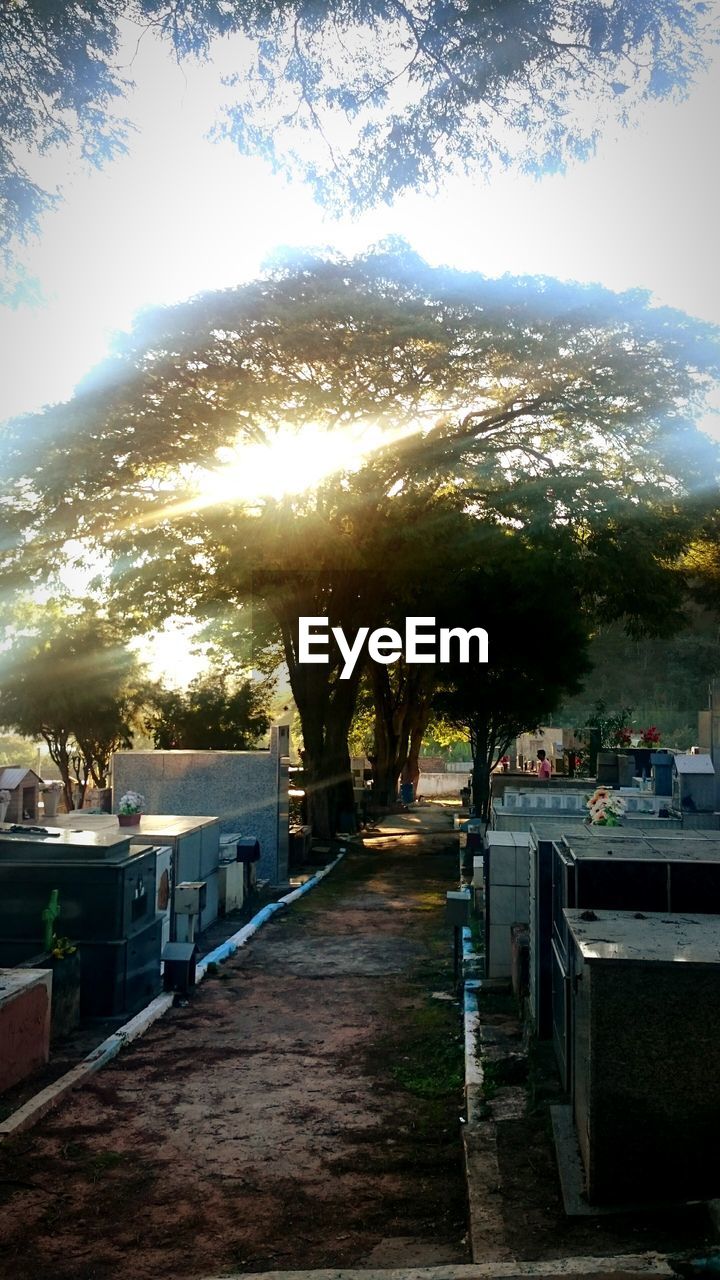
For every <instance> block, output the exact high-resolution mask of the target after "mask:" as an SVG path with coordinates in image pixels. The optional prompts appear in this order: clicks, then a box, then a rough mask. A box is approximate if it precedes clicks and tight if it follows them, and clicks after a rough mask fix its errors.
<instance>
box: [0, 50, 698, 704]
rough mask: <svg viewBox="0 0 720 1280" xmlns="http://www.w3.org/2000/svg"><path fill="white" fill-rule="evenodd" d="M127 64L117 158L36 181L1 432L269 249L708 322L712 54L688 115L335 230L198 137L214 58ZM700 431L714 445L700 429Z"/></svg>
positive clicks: (156, 650) (170, 653)
mask: <svg viewBox="0 0 720 1280" xmlns="http://www.w3.org/2000/svg"><path fill="white" fill-rule="evenodd" d="M133 53H134V57H133V60H132V67H131V68H130V74H131V75H132V77H133V79H134V81H135V84H136V89H135V91H134V93H133V94H132V96H131V97H130V99H129V101H128V103H127V104H126V108H125V109H126V111H127V114H128V115H130V117H131V118H132V119H133V120H134V122H135V124H136V128H137V132H136V133H135V135H134V136H133V138H132V139H131V143H130V152H129V154H128V155H127V156H125V157H122V158H120V159H118V160H116V161H114V162H113V163H111V164H109V165H108V166H107V167H106V168H105V169H104V170H102V171H99V172H98V171H96V170H91V171H90V172H83V171H82V170H81V169H80V168H77V169H76V170H74V171H73V170H71V168H70V167H69V164H68V159H67V156H66V155H65V154H63V153H60V154H57V155H54V156H52V157H50V158H49V159H47V160H46V161H44V162H43V165H44V166H45V167H44V168H43V170H42V171H41V172H40V173H39V175H38V176H40V178H41V180H42V179H43V178H44V179H45V181H47V182H48V183H54V182H59V183H60V184H61V186H62V188H63V193H64V201H63V203H62V204H61V205H60V207H59V208H58V209H57V210H56V211H54V212H52V213H51V214H49V215H48V216H47V217H46V218H45V220H44V224H43V228H42V235H41V237H40V238H39V240H38V241H37V242H35V243H34V244H32V245H31V246H29V248H28V251H27V253H26V254H25V265H26V267H27V269H28V271H29V272H30V273H31V275H33V276H34V277H36V279H37V281H38V283H39V286H40V292H41V298H40V301H39V302H38V303H37V304H36V305H24V306H21V307H19V308H17V309H15V310H12V309H10V308H8V307H2V306H0V351H2V377H1V378H0V420H2V419H4V418H6V417H10V416H12V415H14V414H17V413H22V412H27V411H33V410H36V409H38V408H40V407H41V406H43V405H44V404H49V403H54V402H57V401H59V400H64V399H67V398H68V397H69V396H70V395H71V394H72V391H73V388H74V387H75V385H76V384H77V383H78V382H79V381H80V379H81V378H82V377H83V376H84V375H85V374H86V373H87V371H88V370H89V369H90V368H92V366H93V365H95V364H96V363H97V362H98V361H99V360H101V359H102V357H103V356H104V355H105V354H106V352H107V350H108V347H109V344H110V342H111V339H112V336H113V334H114V333H116V332H118V331H121V330H123V329H126V328H129V327H130V325H131V324H132V320H133V316H134V315H135V314H136V313H137V312H138V311H139V310H140V309H142V308H145V307H149V306H153V305H157V304H167V303H172V302H177V301H180V300H182V299H184V298H187V297H189V296H192V295H194V294H196V293H199V292H201V291H203V290H208V289H218V288H223V287H229V286H233V285H236V284H238V283H241V282H242V281H244V280H248V279H251V278H253V277H254V276H255V275H257V274H258V272H259V271H260V269H261V266H262V263H263V261H264V260H265V259H266V258H267V257H268V256H269V255H271V254H272V253H273V251H274V250H275V249H276V248H278V247H279V246H285V247H287V246H296V247H298V248H302V247H307V246H314V247H320V246H333V247H337V248H338V249H340V250H342V251H344V252H346V253H353V252H357V251H361V250H362V249H364V248H366V247H367V246H368V245H370V244H373V243H376V242H377V241H378V240H380V239H382V238H383V237H384V236H387V235H390V234H399V235H402V236H403V237H404V238H405V239H406V240H408V241H409V242H410V243H411V244H412V245H413V247H414V248H415V249H416V250H417V251H419V252H420V253H421V254H422V255H423V256H424V257H425V258H426V259H427V260H428V261H429V262H430V263H431V264H433V265H437V264H440V263H445V264H448V265H452V266H456V267H459V268H466V269H472V270H477V271H482V272H484V273H486V274H488V275H501V274H503V273H504V272H511V273H522V274H524V273H530V274H535V273H537V274H547V275H554V276H557V277H559V278H560V279H574V280H579V281H585V282H593V281H596V282H600V283H602V284H604V285H606V286H608V287H610V288H612V289H617V290H622V289H627V288H633V287H636V286H640V287H642V288H645V289H648V290H649V291H651V293H652V294H653V296H654V298H655V299H656V300H657V301H658V302H660V303H665V304H669V305H671V306H674V307H678V308H680V309H682V310H685V311H687V312H689V313H690V314H692V315H695V316H698V317H701V318H703V319H706V320H711V321H715V322H718V323H720V255H719V254H718V251H717V221H718V203H719V199H718V197H719V195H720V193H719V192H718V178H717V169H716V165H715V164H714V150H715V147H714V142H713V137H712V134H711V128H712V122H713V121H716V120H717V119H718V118H720V110H718V108H719V106H720V103H719V102H718V98H719V97H720V74H719V72H720V57H717V58H716V59H715V61H714V63H713V65H712V67H711V68H710V70H709V71H708V73H707V74H706V75H705V76H704V77H703V78H702V80H701V81H699V82H698V83H697V85H696V87H695V88H694V90H693V92H692V93H691V95H690V97H689V98H688V100H687V101H685V102H683V103H672V102H666V103H661V104H654V105H652V106H651V107H648V109H647V110H646V111H645V112H644V114H643V115H642V117H641V118H640V120H639V122H638V124H637V126H636V127H635V128H633V129H632V130H625V131H620V132H619V134H617V136H609V137H607V138H606V140H605V141H604V142H603V143H602V144H601V146H600V147H599V149H598V152H597V154H596V156H595V157H594V158H592V159H590V160H589V161H587V162H585V163H584V164H580V163H578V164H576V165H574V166H573V167H572V168H570V169H569V171H568V172H567V173H566V174H564V175H555V176H548V177H545V178H543V179H542V180H540V181H536V180H534V179H532V178H523V177H520V176H518V175H516V174H513V173H503V174H500V175H496V176H495V177H494V178H493V180H492V181H491V182H490V183H488V182H486V181H484V180H482V179H465V180H457V181H454V182H452V183H451V184H448V186H447V187H446V188H445V189H444V190H443V191H442V192H441V193H440V195H439V196H430V195H423V194H415V195H412V196H406V197H404V198H402V199H400V200H398V201H397V203H396V204H395V206H394V207H392V208H387V207H381V208H379V209H377V210H375V211H374V212H372V213H368V214H366V215H364V216H362V217H355V218H350V217H345V218H343V219H336V218H333V217H330V216H329V215H327V214H326V213H324V212H323V211H322V209H321V208H320V207H319V206H317V205H316V204H315V203H314V202H313V199H312V197H311V194H310V192H309V190H308V189H307V188H306V187H305V186H304V185H303V183H302V182H300V181H297V182H294V183H292V184H288V183H286V182H285V181H284V180H282V179H281V178H279V177H275V176H273V175H272V174H271V173H270V171H269V169H268V167H267V166H266V165H265V164H264V163H263V162H262V161H261V160H258V159H247V158H243V157H242V156H240V155H239V153H238V152H237V151H236V149H235V148H234V146H233V145H232V143H231V142H229V141H224V142H211V141H209V140H208V137H207V134H208V131H209V130H210V129H211V127H212V126H213V124H214V123H216V122H217V120H218V118H219V116H220V113H221V103H222V98H223V91H222V90H221V89H220V87H219V84H218V64H217V62H215V63H213V62H210V63H208V64H206V65H197V64H192V63H185V64H183V65H182V66H179V65H178V64H177V63H176V62H174V61H173V59H172V58H171V57H170V56H169V55H168V52H167V50H166V48H164V47H160V46H159V45H158V44H157V43H154V41H153V38H152V37H151V36H150V37H147V38H144V39H143V40H142V41H141V44H140V47H139V49H138V50H137V52H136V53H135V51H134V50H133ZM222 57H224V58H225V67H226V69H227V66H228V60H227V59H228V50H226V49H225V50H223V51H222ZM705 425H706V427H707V429H708V430H710V431H712V432H713V434H716V433H717V434H718V435H720V429H718V427H717V425H716V423H715V421H714V420H713V419H712V418H711V419H708V420H706V424H705ZM79 585H80V586H81V585H82V584H79ZM190 639H191V635H190V633H185V634H183V633H181V632H180V631H179V630H178V627H177V623H176V622H174V623H173V624H172V625H171V626H170V628H169V629H168V630H166V632H165V634H164V635H163V636H162V637H161V638H160V639H159V640H158V641H157V642H156V643H155V644H154V645H153V647H152V652H153V655H154V663H153V665H154V673H155V674H158V673H160V672H161V671H165V672H166V674H167V673H171V674H172V676H173V677H174V678H175V679H177V680H180V681H185V680H186V679H188V678H190V677H191V676H192V675H193V674H195V673H196V672H197V671H198V670H199V669H200V668H201V665H202V664H201V663H198V662H196V661H195V660H194V659H192V657H191V656H190V655H189V653H188V648H189V644H190ZM144 653H145V654H146V656H149V650H148V648H147V642H144Z"/></svg>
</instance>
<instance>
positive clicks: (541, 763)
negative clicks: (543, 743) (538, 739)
mask: <svg viewBox="0 0 720 1280" xmlns="http://www.w3.org/2000/svg"><path fill="white" fill-rule="evenodd" d="M551 774H552V765H551V764H550V761H549V760H548V758H547V753H546V752H545V751H543V750H542V748H541V749H540V751H538V753H537V776H538V778H544V779H545V780H546V781H549V780H550V776H551Z"/></svg>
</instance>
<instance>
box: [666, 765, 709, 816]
mask: <svg viewBox="0 0 720 1280" xmlns="http://www.w3.org/2000/svg"><path fill="white" fill-rule="evenodd" d="M672 787H673V804H674V805H675V806H676V807H677V808H678V809H680V810H682V812H683V813H690V814H692V813H712V812H713V811H714V809H715V769H714V767H713V762H712V759H711V758H710V756H709V755H705V754H698V755H695V756H690V755H688V756H675V759H674V761H673V772H672Z"/></svg>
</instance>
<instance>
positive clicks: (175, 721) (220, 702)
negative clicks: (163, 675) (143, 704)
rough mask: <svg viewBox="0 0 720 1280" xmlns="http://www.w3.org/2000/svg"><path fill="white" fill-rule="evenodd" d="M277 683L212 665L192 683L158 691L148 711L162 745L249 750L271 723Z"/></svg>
mask: <svg viewBox="0 0 720 1280" xmlns="http://www.w3.org/2000/svg"><path fill="white" fill-rule="evenodd" d="M271 695H272V686H271V685H270V684H269V683H268V682H267V681H264V682H262V683H258V682H257V681H252V680H247V679H246V680H237V679H233V678H232V677H229V676H228V675H226V674H225V673H224V672H223V671H217V670H216V671H209V672H208V673H207V674H206V675H202V676H198V677H197V678H196V679H195V680H193V681H191V683H190V684H189V685H188V687H187V688H186V689H166V688H164V687H163V686H160V687H158V688H156V689H155V690H153V691H152V693H151V694H150V697H149V700H148V706H147V710H146V711H145V714H144V717H143V718H144V721H145V725H146V727H147V729H148V731H149V732H150V734H151V736H152V739H153V743H154V745H155V747H156V748H158V749H159V750H162V751H245V750H247V749H248V748H249V747H253V746H255V745H256V743H257V741H258V738H261V737H262V736H263V734H264V733H266V732H267V729H268V726H269V724H270V714H269V702H270V698H271Z"/></svg>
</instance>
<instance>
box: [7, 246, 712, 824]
mask: <svg viewBox="0 0 720 1280" xmlns="http://www.w3.org/2000/svg"><path fill="white" fill-rule="evenodd" d="M719 365H720V349H719V345H718V335H717V332H716V331H715V330H714V329H713V327H712V326H709V325H705V324H702V323H700V322H697V321H693V320H690V319H689V318H688V317H687V316H685V315H681V314H679V313H676V312H673V311H671V310H669V309H667V308H656V307H651V306H650V305H649V300H648V297H647V296H646V295H644V294H640V293H637V292H634V293H631V294H624V295H616V294H613V293H611V292H610V291H609V290H605V289H600V288H597V287H589V286H580V285H561V284H558V283H557V282H555V281H550V280H545V279H524V278H519V279H514V278H509V277H505V278H503V279H502V280H499V281H493V280H488V279H486V278H485V277H483V276H480V275H478V274H475V273H465V272H458V271H447V270H444V269H432V268H429V267H428V266H427V265H426V264H425V263H423V262H422V260H420V259H419V258H418V257H417V256H416V255H414V254H412V253H411V252H410V251H409V250H408V249H407V247H406V246H403V245H401V244H397V243H395V244H392V245H390V246H386V247H384V248H381V249H379V250H378V251H376V252H374V253H371V254H367V255H362V256H360V257H358V258H356V259H353V260H351V261H348V260H345V259H342V258H333V259H331V260H329V261H324V260H319V259H317V258H313V257H311V256H308V257H307V258H306V259H305V260H304V261H302V262H300V263H299V264H296V265H295V266H293V267H284V268H281V269H278V270H277V271H276V272H274V273H272V274H270V275H269V276H268V277H267V278H266V279H264V280H262V281H260V282H256V283H254V284H252V285H247V286H243V287H242V288H239V289H234V290H226V291H223V292H221V293H216V294H209V295H206V296H203V297H200V298H197V299H194V300H193V301H191V302H189V303H186V304H183V305H181V306H176V307H170V308H163V309H160V310H158V311H155V312H151V313H146V314H145V315H144V316H143V317H142V318H141V319H140V321H139V322H138V325H137V326H136V329H135V330H134V331H133V333H132V334H130V335H127V336H125V337H123V338H122V339H121V340H120V343H119V345H118V348H117V351H116V353H115V355H114V356H113V357H112V358H111V359H110V360H109V361H107V362H106V363H105V364H104V365H103V366H101V367H100V368H99V369H98V370H97V371H96V373H95V374H94V375H93V376H91V377H90V378H89V379H88V380H87V381H86V383H85V385H84V387H83V388H81V389H80V391H79V392H78V394H77V395H76V396H75V397H74V398H73V400H71V401H70V402H69V403H68V404H66V405H62V406H58V407H57V408H55V409H52V410H48V411H47V412H46V413H44V414H39V415H34V416H32V417H30V418H25V419H18V420H16V421H14V422H11V423H9V424H7V425H6V427H5V428H4V431H3V434H2V444H3V446H4V458H5V474H6V486H7V492H8V495H9V499H8V502H7V503H6V504H5V505H4V506H3V508H2V513H1V516H0V518H2V519H3V521H4V525H5V545H6V547H7V549H8V551H7V555H6V558H5V565H6V571H7V573H8V575H9V578H10V580H12V575H13V574H15V575H17V574H19V573H21V572H22V573H25V574H31V575H32V574H33V573H35V574H38V575H39V574H41V573H44V572H47V565H48V562H50V563H51V564H52V563H54V564H58V563H61V562H62V561H63V558H64V557H65V556H66V554H67V547H68V541H69V540H70V539H75V540H76V545H79V547H80V549H81V552H80V553H81V555H82V556H85V557H87V556H89V555H90V556H92V555H95V554H98V553H101V554H103V555H104V556H105V557H106V559H107V562H108V564H109V565H112V573H111V574H110V572H108V579H107V597H108V607H113V608H116V609H117V610H118V612H120V611H122V614H123V616H124V618H125V619H126V623H127V625H128V626H130V627H135V628H137V629H138V630H141V629H142V628H143V627H145V628H148V627H153V626H156V625H158V624H159V623H160V622H162V620H163V618H166V617H169V616H172V615H174V614H177V612H178V609H180V610H181V611H184V612H186V613H187V614H189V615H194V616H202V615H203V613H210V614H211V615H212V616H213V617H215V618H217V617H218V616H219V614H221V613H223V612H224V613H226V614H227V615H229V616H230V615H232V614H233V613H237V614H238V616H241V617H242V618H246V617H247V615H248V612H250V614H251V617H252V627H251V630H252V631H253V633H254V634H256V635H266V634H268V633H269V632H270V633H272V634H273V637H274V639H275V640H276V641H278V640H279V641H280V642H281V643H282V648H283V653H284V659H285V662H286V664H287V669H288V675H289V681H290V685H291V688H292V692H293V695H294V698H295V701H296V704H297V707H298V710H299V713H300V716H301V719H302V726H303V737H304V751H305V759H304V763H305V766H306V776H307V777H308V779H309V790H310V800H311V810H312V813H313V822H314V825H315V829H316V832H317V833H318V834H322V835H325V836H327V835H330V834H332V832H333V830H334V829H335V827H334V824H335V821H336V818H337V816H338V814H339V813H341V812H343V811H345V810H347V809H348V807H349V795H350V787H351V778H350V770H349V756H348V749H347V737H348V732H349V729H350V725H351V722H352V716H353V712H354V708H355V701H356V697H357V688H358V684H359V680H360V666H359V664H358V666H357V667H356V669H355V672H354V673H353V676H352V678H351V679H349V680H343V679H342V678H341V674H340V673H341V668H342V665H343V664H342V661H341V660H340V658H339V654H338V653H337V652H333V650H332V648H331V651H330V652H331V662H330V663H329V664H328V665H327V666H314V665H308V664H305V663H302V662H300V661H299V652H298V639H299V636H298V619H299V617H301V616H324V617H326V618H328V620H329V621H330V623H331V625H335V626H341V627H342V628H343V629H344V631H345V633H346V635H348V636H353V635H354V634H355V632H356V630H357V628H358V627H359V626H368V627H371V628H372V627H375V626H381V625H383V624H384V623H387V621H388V617H389V616H394V612H395V611H396V610H397V609H398V607H399V606H402V605H403V604H404V602H405V601H406V600H407V599H408V598H411V597H412V591H413V590H415V587H414V586H413V581H414V580H417V579H418V578H422V576H423V575H425V577H426V579H427V583H428V584H429V586H430V588H436V587H437V584H438V566H439V565H440V566H442V564H443V562H444V563H446V564H447V563H449V564H452V556H453V554H456V555H459V556H461V557H462V555H463V554H464V553H463V552H462V550H461V549H459V548H458V547H456V546H455V545H454V544H453V543H452V542H448V540H447V539H444V537H443V527H444V525H443V522H444V521H445V519H446V518H447V519H448V520H450V519H457V520H462V521H464V522H465V524H466V525H467V526H468V527H471V526H472V527H473V529H475V530H476V531H479V533H482V532H483V531H485V532H486V533H487V534H488V535H493V536H495V535H496V534H497V532H498V531H500V532H502V531H503V530H505V531H507V530H514V531H515V532H516V533H518V534H521V535H522V538H523V539H524V541H525V543H526V544H528V545H533V546H534V545H535V544H536V543H540V542H542V545H543V546H544V547H545V548H546V550H547V553H548V555H552V554H558V555H559V554H560V553H561V552H562V554H563V555H566V556H567V557H568V563H571V564H572V568H573V572H572V575H571V576H570V577H569V579H568V582H569V584H571V586H572V589H570V585H569V587H568V590H569V598H572V599H574V596H573V592H574V591H575V590H577V591H578V592H579V594H580V598H581V599H582V600H583V601H587V602H590V601H591V602H592V612H593V616H594V617H596V618H597V617H602V618H603V619H604V620H605V621H610V620H612V619H623V620H627V621H628V622H629V623H630V624H631V625H635V626H637V627H641V626H643V625H647V622H648V619H653V625H657V626H660V625H664V626H666V627H670V626H672V625H675V624H676V623H677V620H678V619H679V618H680V616H681V606H682V592H683V585H684V581H683V576H682V574H678V573H675V572H674V565H675V564H676V562H677V560H678V557H679V556H680V554H681V553H682V551H683V548H684V547H686V546H687V545H688V543H689V542H690V541H691V539H692V537H693V533H694V530H695V529H696V527H697V523H698V520H699V518H700V517H699V515H698V512H697V510H696V509H695V508H696V507H697V505H698V501H699V500H698V499H697V491H698V490H699V489H700V487H701V486H703V485H706V486H707V485H709V484H711V483H712V478H713V476H714V475H715V474H716V473H717V457H716V451H715V450H714V448H713V446H712V444H711V442H710V441H709V440H708V439H707V437H705V436H703V435H701V433H699V432H698V431H697V430H696V428H695V426H694V420H693V419H694V415H696V414H698V413H699V412H700V411H701V407H702V404H703V402H704V401H703V397H704V395H705V393H706V390H707V387H708V385H709V383H710V381H711V380H712V378H713V377H714V376H716V375H717V372H718V368H719ZM298 442H299V443H300V444H301V446H302V448H303V450H304V453H305V455H307V454H308V452H309V450H310V449H312V450H313V453H312V457H313V459H316V460H317V465H318V466H319V467H320V468H321V469H320V471H319V473H318V475H317V477H316V478H315V479H314V480H312V481H310V480H309V481H308V487H307V488H306V489H305V490H303V491H302V492H296V491H294V490H293V482H294V480H295V476H294V474H293V469H292V467H289V466H288V465H287V456H286V455H287V454H288V452H289V451H291V446H292V445H293V443H295V444H296V445H297V443H298ZM39 447H42V448H43V459H44V464H43V468H42V470H40V469H39V468H38V467H37V451H38V448H39ZM291 456H293V457H294V458H295V459H296V465H299V459H300V455H299V454H298V452H297V449H296V451H295V453H294V454H292V455H291ZM327 458H330V459H333V462H332V466H331V467H330V468H327V467H326V466H325V465H324V464H325V463H326V459H327ZM328 471H332V474H328ZM248 474H250V475H251V476H253V477H254V481H253V490H252V492H250V491H249V490H248V488H247V476H248ZM278 475H279V476H280V477H281V478H282V477H284V479H285V484H286V491H285V492H283V489H282V486H280V487H279V492H278V491H277V486H276V481H277V477H278ZM243 486H245V487H243ZM690 494H692V495H693V502H694V503H695V507H694V508H693V509H689V507H688V495H690ZM568 547H571V548H572V554H571V555H570V553H569V552H568V551H567V548H568ZM428 548H429V550H428ZM563 548H564V549H565V550H563ZM403 579H405V580H406V582H407V584H408V593H407V594H405V595H404V594H403V591H404V589H405V588H404V586H403ZM495 588H496V590H497V591H498V592H501V591H502V582H501V580H500V579H499V578H498V579H497V580H496V582H495ZM510 606H511V607H512V600H511V601H510ZM588 607H589V605H588ZM453 621H454V622H455V621H457V620H453ZM481 621H482V620H481ZM498 627H499V634H502V632H503V627H502V623H501V622H500V619H498Z"/></svg>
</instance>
